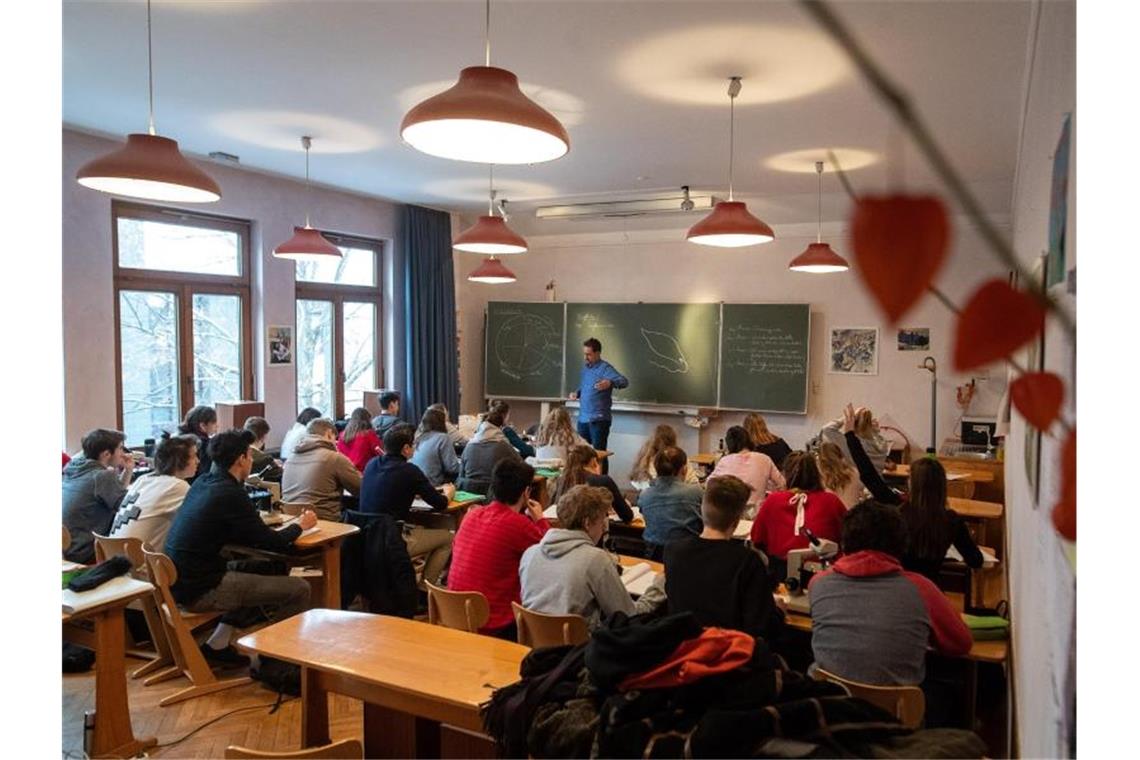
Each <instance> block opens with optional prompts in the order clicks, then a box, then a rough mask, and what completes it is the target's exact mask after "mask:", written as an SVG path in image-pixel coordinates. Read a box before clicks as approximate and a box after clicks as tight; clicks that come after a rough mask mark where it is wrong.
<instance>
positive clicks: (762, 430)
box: [743, 412, 792, 470]
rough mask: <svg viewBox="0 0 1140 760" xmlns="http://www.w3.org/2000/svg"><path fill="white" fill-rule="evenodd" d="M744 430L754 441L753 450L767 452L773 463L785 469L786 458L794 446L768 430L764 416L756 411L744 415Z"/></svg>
mask: <svg viewBox="0 0 1140 760" xmlns="http://www.w3.org/2000/svg"><path fill="white" fill-rule="evenodd" d="M743 426H744V430H745V431H746V432H747V433H748V439H749V440H750V441H751V442H752V450H753V451H756V452H759V453H761V454H766V455H767V456H768V458H769V459H771V460H772V463H773V464H775V465H776V466H777V467H779V468H780V469H781V470H783V469H784V459H785V457H787V456H788V454H791V453H792V447H791V446H789V445H788V442H787V441H785V440H784V439H783V438H781V437H780V436H778V435H775V434H773V433H771V432H769V431H768V423H767V422H766V421H765V420H764V416H763V415H761V414H757V413H756V412H750V413H749V414H746V415H744V422H743Z"/></svg>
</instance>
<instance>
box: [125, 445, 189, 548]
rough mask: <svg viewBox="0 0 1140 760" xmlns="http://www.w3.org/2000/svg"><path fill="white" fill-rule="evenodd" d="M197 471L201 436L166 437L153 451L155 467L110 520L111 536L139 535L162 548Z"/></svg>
mask: <svg viewBox="0 0 1140 760" xmlns="http://www.w3.org/2000/svg"><path fill="white" fill-rule="evenodd" d="M197 471H198V438H197V437H196V436H193V435H176V436H172V437H167V438H163V439H162V440H160V441H159V442H158V446H157V447H156V448H155V451H154V470H153V471H152V472H149V473H147V474H146V475H143V476H142V477H141V478H138V479H137V480H135V482H134V483H132V484H131V486H130V488H128V489H127V495H126V496H124V497H123V501H122V502H121V503H120V505H119V511H118V512H116V513H115V518H114V520H112V522H111V532H110V533H109V534H108V535H109V536H110V537H111V538H137V539H139V540H141V541H142V542H143V543H144V544H145V545H146V546H147V548H148V549H150V550H151V551H156V552H160V551H162V547H163V546H165V545H166V534H167V533H169V532H170V526H171V525H173V524H174V515H175V513H177V511H178V508H179V507H181V506H182V502H183V501H184V500H185V499H186V494H187V493H188V492H189V491H190V483H189V481H188V478H190V477H193V475H194V473H195V472H197Z"/></svg>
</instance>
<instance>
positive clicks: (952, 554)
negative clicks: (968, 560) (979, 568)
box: [946, 546, 1000, 567]
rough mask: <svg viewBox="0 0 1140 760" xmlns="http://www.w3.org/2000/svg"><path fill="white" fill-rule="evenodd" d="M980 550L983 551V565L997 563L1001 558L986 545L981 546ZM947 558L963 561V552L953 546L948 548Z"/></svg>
mask: <svg viewBox="0 0 1140 760" xmlns="http://www.w3.org/2000/svg"><path fill="white" fill-rule="evenodd" d="M978 550H979V551H981V553H982V565H983V566H986V567H988V566H990V565H996V564H997V563H998V562H999V561H1000V560H999V559H998V558H997V557H995V556H994V553H993V552H992V551H990V550H989V549H988V548H987V547H985V546H979V547H978ZM946 559H949V560H953V561H954V562H962V561H963V560H962V554H961V552H959V551H958V550H957V549H956V548H955V547H953V546H951V547H950V548H949V549H947V550H946Z"/></svg>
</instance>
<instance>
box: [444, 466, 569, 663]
mask: <svg viewBox="0 0 1140 760" xmlns="http://www.w3.org/2000/svg"><path fill="white" fill-rule="evenodd" d="M491 479H492V490H493V491H494V492H495V501H492V502H491V503H490V504H488V505H487V506H485V507H476V508H475V509H473V510H471V511H470V512H469V513H468V514H467V516H466V517H464V518H463V522H462V523H460V525H459V532H457V533H456V534H455V541H454V543H453V544H452V547H451V570H450V571H449V572H448V576H447V587H448V589H450V590H451V591H478V592H479V593H481V594H482V595H483V596H485V597H487V602H488V604H489V605H490V607H491V616H490V617H489V618H487V623H486V624H485V625H484V626H483V627H482V628H480V629H479V632H480V633H485V634H489V635H491V636H497V637H499V638H503V639H509V640H511V641H514V640H515V637H516V634H517V631H516V630H515V619H514V612H513V610H512V609H511V602H519V601H520V600H521V598H522V597H521V596H520V594H521V589H520V585H519V560H520V559H522V556H523V552H525V551H526V550H527V549H528V548H530V547H531V546H533V545H534V544H537V543H538V542H539V541H540V540H542V536H543V535H544V534H545V533H546V531H548V530H550V523H548V522H547V521H546V519H545V518H544V517H543V516H542V505H540V504H539V503H538V502H537V501H533V500H532V499H530V498H528V493H527V491H528V489H529V488H530V485H531V482H532V481H533V480H534V468H533V467H531V466H530V465H529V464H526V463H525V462H516V461H513V460H510V459H504V460H503V461H502V462H499V464H498V465H496V466H495V471H494V472H493V473H492V475H491Z"/></svg>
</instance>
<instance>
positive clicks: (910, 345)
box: [898, 327, 930, 351]
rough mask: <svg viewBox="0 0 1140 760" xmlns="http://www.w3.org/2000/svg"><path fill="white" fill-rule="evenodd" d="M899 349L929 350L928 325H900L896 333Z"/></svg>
mask: <svg viewBox="0 0 1140 760" xmlns="http://www.w3.org/2000/svg"><path fill="white" fill-rule="evenodd" d="M898 347H899V351H929V350H930V328H929V327H900V328H899V335H898Z"/></svg>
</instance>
